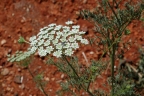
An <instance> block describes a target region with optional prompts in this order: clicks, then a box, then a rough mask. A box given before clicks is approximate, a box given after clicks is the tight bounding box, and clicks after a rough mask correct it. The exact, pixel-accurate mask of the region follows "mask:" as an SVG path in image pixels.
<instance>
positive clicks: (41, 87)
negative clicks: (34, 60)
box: [28, 68, 48, 96]
mask: <svg viewBox="0 0 144 96" xmlns="http://www.w3.org/2000/svg"><path fill="white" fill-rule="evenodd" d="M28 71H29V73H30V75H31V76H32V78H33V79H34V75H33V74H32V72H31V70H30V69H29V68H28ZM36 83H37V82H36ZM39 85H40V89H41V91H42V92H43V93H44V95H45V96H48V94H47V93H46V92H45V90H44V88H43V86H42V84H41V83H39Z"/></svg>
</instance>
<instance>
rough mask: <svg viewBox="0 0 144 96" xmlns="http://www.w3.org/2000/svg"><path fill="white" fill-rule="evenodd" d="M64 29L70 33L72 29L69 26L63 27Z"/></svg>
mask: <svg viewBox="0 0 144 96" xmlns="http://www.w3.org/2000/svg"><path fill="white" fill-rule="evenodd" d="M62 28H63V32H68V31H70V27H68V26H63V27H62Z"/></svg>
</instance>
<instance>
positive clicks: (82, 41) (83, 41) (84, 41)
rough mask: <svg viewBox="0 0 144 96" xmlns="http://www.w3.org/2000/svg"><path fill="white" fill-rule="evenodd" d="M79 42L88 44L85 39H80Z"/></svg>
mask: <svg viewBox="0 0 144 96" xmlns="http://www.w3.org/2000/svg"><path fill="white" fill-rule="evenodd" d="M81 43H83V44H89V42H88V40H87V39H81Z"/></svg>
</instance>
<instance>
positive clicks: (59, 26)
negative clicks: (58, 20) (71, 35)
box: [54, 25, 62, 30]
mask: <svg viewBox="0 0 144 96" xmlns="http://www.w3.org/2000/svg"><path fill="white" fill-rule="evenodd" d="M61 28H62V25H58V26H56V27H55V29H54V30H60V29H61Z"/></svg>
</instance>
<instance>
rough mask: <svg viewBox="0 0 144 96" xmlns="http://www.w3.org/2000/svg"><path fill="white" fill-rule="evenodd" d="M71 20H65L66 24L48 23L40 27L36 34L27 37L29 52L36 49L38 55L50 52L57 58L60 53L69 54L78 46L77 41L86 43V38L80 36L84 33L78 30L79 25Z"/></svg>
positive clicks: (33, 51)
mask: <svg viewBox="0 0 144 96" xmlns="http://www.w3.org/2000/svg"><path fill="white" fill-rule="evenodd" d="M72 24H73V22H72V21H67V22H66V25H67V26H62V25H56V24H54V23H53V24H50V25H48V26H46V27H44V28H41V29H40V32H39V33H38V34H37V35H36V36H32V37H30V39H29V42H30V48H29V49H30V50H29V51H30V52H31V53H32V54H33V53H35V52H36V51H38V54H39V55H40V56H46V55H48V54H52V55H53V56H55V57H57V58H59V57H61V56H62V55H66V56H71V55H72V54H73V53H74V50H76V49H77V48H79V43H82V44H88V40H87V39H84V38H82V35H83V34H85V32H83V31H79V28H80V26H79V25H73V26H72Z"/></svg>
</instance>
